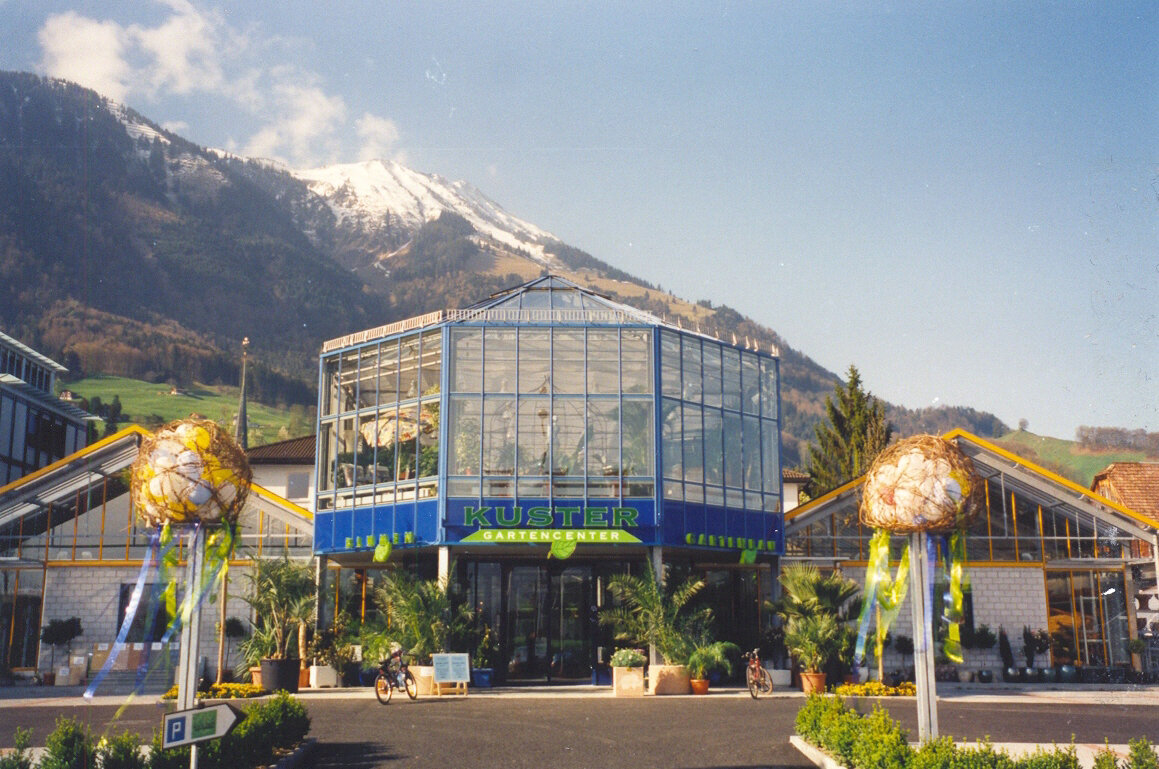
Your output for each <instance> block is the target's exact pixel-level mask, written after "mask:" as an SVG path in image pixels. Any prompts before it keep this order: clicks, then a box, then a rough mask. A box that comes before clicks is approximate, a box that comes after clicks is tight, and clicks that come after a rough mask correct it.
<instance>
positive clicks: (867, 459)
mask: <svg viewBox="0 0 1159 769" xmlns="http://www.w3.org/2000/svg"><path fill="white" fill-rule="evenodd" d="M825 415H826V419H827V421H826V422H824V423H821V424H817V425H815V426H814V427H813V432H814V433H815V435H816V441H815V442H814V443H812V444H810V445H809V475H810V481H809V486H810V494H811V495H812V496H813V497H817V496H819V495H821V494H824V493H825V492H827V491H830V490H831V489H835V488H837V487H838V486H840V485H841V484H843V483H847V482H849V481H851V480H853V479H854V478H856V477H858V476H859V475H861V474H862V473H864V472H865V471H866V470H868V469H869V466H870V465H871V464H872V463H873V460H874V458H875V457H876V456H877V455H878V454H879V453H881V450H882V449H884V448H885V447H886V446H887V445H889V441H890V438H891V437H892V435H893V427H892V426H891V425H890V424H889V423H888V422H887V421H886V419H885V406H884V405H882V403H881V402H880V401H878V400H877V398H875V397H874V396H873V395H872V394H870V393H868V392H866V391H865V390H864V389H863V388H862V383H861V374H860V373H859V372H858V371H857V367H856V366H853V365H850V366H849V373H848V376H847V382H846V383H845V384H844V385H842V384H841V383H840V382H838V383H837V384H836V385H835V386H834V388H833V395H827V396H825Z"/></svg>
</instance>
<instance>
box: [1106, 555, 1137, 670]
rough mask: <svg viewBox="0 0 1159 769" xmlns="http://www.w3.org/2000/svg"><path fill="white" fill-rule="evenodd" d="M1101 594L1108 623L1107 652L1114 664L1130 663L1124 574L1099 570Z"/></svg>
mask: <svg viewBox="0 0 1159 769" xmlns="http://www.w3.org/2000/svg"><path fill="white" fill-rule="evenodd" d="M1099 596H1101V598H1102V601H1103V605H1102V616H1103V621H1104V623H1105V624H1106V628H1105V630H1104V633H1103V636H1104V637H1105V638H1106V639H1107V653H1108V655H1109V656H1110V664H1112V665H1128V664H1130V662H1131V655H1130V654H1128V653H1127V641H1129V640H1130V637H1129V636H1128V634H1127V630H1128V625H1129V623H1128V622H1127V598H1126V594H1125V593H1124V592H1123V575H1122V574H1121V573H1116V572H1109V571H1104V572H1099Z"/></svg>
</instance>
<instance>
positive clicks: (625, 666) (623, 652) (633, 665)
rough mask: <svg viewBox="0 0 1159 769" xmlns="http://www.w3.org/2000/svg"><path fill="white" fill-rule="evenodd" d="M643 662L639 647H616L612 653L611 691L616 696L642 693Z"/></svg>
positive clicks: (637, 695)
mask: <svg viewBox="0 0 1159 769" xmlns="http://www.w3.org/2000/svg"><path fill="white" fill-rule="evenodd" d="M644 662H645V657H644V652H643V651H641V650H640V649H616V651H615V653H613V654H612V657H611V659H610V660H609V664H610V665H611V666H612V691H613V692H614V693H615V695H616V696H617V697H639V696H640V695H642V694H643V693H644Z"/></svg>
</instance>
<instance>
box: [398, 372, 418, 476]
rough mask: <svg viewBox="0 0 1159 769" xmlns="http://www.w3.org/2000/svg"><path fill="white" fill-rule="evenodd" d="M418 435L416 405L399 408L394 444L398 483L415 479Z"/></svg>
mask: <svg viewBox="0 0 1159 769" xmlns="http://www.w3.org/2000/svg"><path fill="white" fill-rule="evenodd" d="M416 381H417V380H416ZM418 434H419V409H418V405H417V404H414V403H412V404H411V405H409V406H400V407H399V410H398V431H397V437H398V440H397V441H396V443H395V444H394V445H395V454H396V455H397V457H396V459H397V467H398V470H397V471H396V474H395V477H396V478H397V479H398V480H400V481H405V480H409V479H411V478H414V477H415V469H416V468H415V465H416V458H417V454H418V451H417V445H416V444H417V442H418Z"/></svg>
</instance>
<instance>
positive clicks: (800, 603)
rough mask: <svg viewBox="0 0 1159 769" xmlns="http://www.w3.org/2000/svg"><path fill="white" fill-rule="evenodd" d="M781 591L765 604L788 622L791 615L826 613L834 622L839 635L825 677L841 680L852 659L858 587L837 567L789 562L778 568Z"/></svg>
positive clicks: (859, 604) (858, 597) (858, 613)
mask: <svg viewBox="0 0 1159 769" xmlns="http://www.w3.org/2000/svg"><path fill="white" fill-rule="evenodd" d="M780 582H781V589H782V590H783V595H782V596H781V598H780V599H779V600H777V601H775V602H768V603H766V607H767V608H770V609H772V610H774V611H776V612H777V614H779V615H780V617H781V619H782V620H783V621H784V622H786V623H788V622H789V621H791V620H792V619H794V618H801V617H810V616H817V615H821V614H824V615H828V616H830V617H832V618H833V619H834V621H835V622H836V625H837V632H838V639H837V643H836V646H835V648H834V649H833V651H832V653H831V654H830V655H829V657H828V659H827V661H826V663H825V668H826V669H825V671H824V672H825V673H826V674H827V677H832V678H833V679H834V680H840V678H841V677H843V676H844V675H845V674H846V673H847V672H849V669H850V666H851V664H852V662H853V651H854V647H855V645H856V640H857V628H856V622H857V619H858V617H859V616H860V613H861V596H860V592H861V588H860V586H859V585H858V584H857V582H856V581H854V580H851V579H847V578H846V577H845V575H843V574H842V573H841V572H840V571H832V572H828V573H825V572H822V571H821V570H820V569H818V568H817V567H816V566H814V565H813V564H790V565H789V566H786V567H785V568H784V569H782V570H781V579H780Z"/></svg>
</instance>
